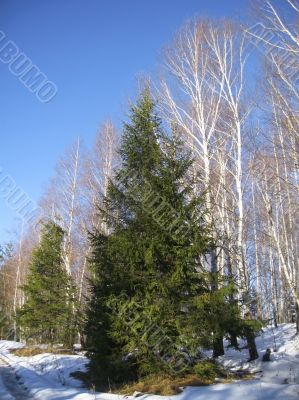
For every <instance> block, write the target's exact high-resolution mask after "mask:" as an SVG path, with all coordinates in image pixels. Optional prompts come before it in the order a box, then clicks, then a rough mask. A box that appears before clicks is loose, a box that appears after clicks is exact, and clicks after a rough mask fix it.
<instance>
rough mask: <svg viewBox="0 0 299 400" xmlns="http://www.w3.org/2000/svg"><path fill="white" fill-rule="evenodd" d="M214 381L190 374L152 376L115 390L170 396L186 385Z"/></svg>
mask: <svg viewBox="0 0 299 400" xmlns="http://www.w3.org/2000/svg"><path fill="white" fill-rule="evenodd" d="M211 383H213V381H211V380H209V379H201V378H199V377H198V376H196V375H193V374H190V375H186V376H185V377H180V378H178V377H177V378H173V377H170V376H151V377H148V378H145V379H144V380H141V381H139V382H136V383H132V384H128V385H125V386H123V387H121V388H118V389H117V390H115V391H114V392H115V393H119V394H126V395H131V394H132V393H134V392H142V393H151V394H159V395H162V396H169V395H173V394H178V393H180V392H181V391H182V389H183V388H184V387H185V386H206V385H210V384H211Z"/></svg>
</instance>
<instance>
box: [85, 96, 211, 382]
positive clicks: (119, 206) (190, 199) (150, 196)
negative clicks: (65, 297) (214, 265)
mask: <svg viewBox="0 0 299 400" xmlns="http://www.w3.org/2000/svg"><path fill="white" fill-rule="evenodd" d="M120 156H121V160H122V164H121V167H120V169H119V170H118V171H117V173H116V176H115V179H114V180H113V182H110V185H109V189H108V195H107V197H106V198H105V200H104V205H105V206H104V208H103V209H102V210H101V211H102V213H103V216H104V218H105V219H106V221H107V225H108V227H109V229H110V232H111V233H110V234H109V235H107V236H106V235H104V234H102V233H99V232H94V234H93V235H92V236H91V243H92V246H93V256H92V259H91V265H92V268H93V271H94V279H93V280H92V300H91V302H90V310H89V319H88V323H87V327H86V331H87V335H88V344H89V346H90V358H91V364H90V368H91V371H92V372H93V375H94V376H97V377H101V380H102V382H100V383H101V384H102V385H103V386H105V385H106V386H107V385H108V383H109V382H110V383H111V382H114V383H117V382H119V381H124V380H128V379H133V378H137V377H140V376H142V375H144V374H149V373H155V372H161V371H165V372H170V373H171V372H173V371H174V370H175V369H176V367H177V366H178V365H179V364H180V363H181V361H182V360H181V359H180V358H181V357H182V355H181V353H180V349H181V348H182V347H184V349H186V351H187V352H188V353H190V352H192V351H194V352H195V351H197V348H198V344H199V339H200V335H199V334H194V335H193V333H195V331H192V332H191V333H190V331H189V328H190V329H191V327H192V325H191V324H189V325H188V326H186V324H187V322H188V321H189V319H190V318H189V317H190V312H191V311H192V304H193V302H194V298H195V297H196V296H198V295H200V294H202V293H204V292H206V291H207V290H208V286H207V285H208V284H207V282H208V279H206V277H205V272H204V271H203V268H202V265H201V259H202V256H203V254H204V253H206V252H207V249H208V247H209V246H210V238H209V228H208V227H205V226H204V222H203V221H204V218H202V213H203V210H202V199H201V198H198V197H194V195H193V185H192V184H193V182H192V181H191V179H190V176H189V174H188V172H189V168H190V166H191V164H192V160H191V159H190V156H189V154H186V153H185V152H184V151H183V149H182V143H181V142H180V141H179V140H178V139H177V137H176V136H175V135H174V136H173V137H172V138H171V139H170V138H167V137H166V136H165V135H164V134H163V132H162V129H161V121H160V120H159V118H158V117H157V115H156V114H155V111H154V103H153V101H152V99H151V96H150V93H149V91H148V90H145V91H144V92H143V94H142V96H141V98H140V100H139V101H138V102H137V105H136V106H133V107H132V109H131V115H130V123H128V124H125V126H124V134H123V141H122V145H121V148H120ZM198 328H199V327H197V329H196V330H197V331H199V329H198ZM197 333H198V332H197Z"/></svg>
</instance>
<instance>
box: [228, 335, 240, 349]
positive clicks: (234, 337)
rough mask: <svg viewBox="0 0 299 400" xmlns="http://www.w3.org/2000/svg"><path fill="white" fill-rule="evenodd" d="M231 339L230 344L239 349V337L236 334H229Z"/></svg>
mask: <svg viewBox="0 0 299 400" xmlns="http://www.w3.org/2000/svg"><path fill="white" fill-rule="evenodd" d="M229 339H230V344H231V345H232V346H233V347H234V348H235V349H237V348H238V347H239V343H238V338H237V335H236V334H235V333H230V334H229Z"/></svg>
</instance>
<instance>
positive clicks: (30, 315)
mask: <svg viewBox="0 0 299 400" xmlns="http://www.w3.org/2000/svg"><path fill="white" fill-rule="evenodd" d="M63 237H64V232H63V230H62V229H61V228H60V227H59V226H58V225H57V224H55V223H54V222H47V223H46V224H45V225H44V226H43V230H42V236H41V241H40V243H39V245H38V246H37V248H36V249H35V250H34V251H33V254H32V259H31V264H30V269H29V275H28V279H27V284H26V285H24V287H23V290H24V292H25V297H26V302H25V304H24V305H23V307H22V308H21V309H20V310H19V311H18V325H19V327H20V329H21V333H22V336H23V337H24V338H25V339H26V340H29V339H30V340H32V341H34V342H38V343H49V344H53V343H64V344H65V345H70V344H72V343H73V340H74V333H75V326H74V325H75V323H74V306H75V291H74V287H73V284H72V282H71V278H70V277H69V275H68V274H67V273H66V271H65V269H64V267H63V261H62V255H61V254H62V253H61V251H62V242H63Z"/></svg>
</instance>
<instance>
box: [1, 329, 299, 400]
mask: <svg viewBox="0 0 299 400" xmlns="http://www.w3.org/2000/svg"><path fill="white" fill-rule="evenodd" d="M256 343H257V347H258V351H259V355H260V357H259V359H258V360H256V361H254V362H250V363H249V362H247V361H246V360H247V358H248V352H247V350H246V349H243V350H241V351H236V350H233V349H228V350H227V351H226V354H225V356H223V357H221V358H220V359H219V362H220V363H221V364H222V365H223V366H224V367H226V368H229V369H230V370H231V371H240V370H242V371H246V372H250V373H254V375H253V379H252V380H238V381H235V382H232V383H215V384H212V385H209V386H202V387H187V388H186V389H185V390H183V392H182V393H180V394H178V395H174V396H167V397H162V396H158V395H151V394H144V395H139V396H138V398H139V399H141V400H144V399H146V400H162V399H165V398H167V399H169V400H193V399H194V400H226V399H230V400H240V398H242V399H246V400H281V399H283V400H292V399H297V400H298V398H299V336H296V335H295V326H294V324H282V325H280V326H279V327H278V328H277V329H275V328H271V327H268V328H265V329H264V330H263V332H262V334H261V335H260V336H259V337H258V338H257V339H256ZM243 345H244V343H242V342H241V347H242V346H243ZM23 346H24V345H23V344H21V343H17V342H11V341H0V359H1V361H0V399H1V400H19V399H22V400H27V399H32V400H131V399H134V398H135V397H134V396H129V395H127V396H124V395H117V394H111V393H95V392H93V391H92V390H88V389H84V388H81V387H80V385H81V383H80V382H79V381H77V380H76V379H74V378H72V377H71V376H70V374H71V373H72V372H75V371H84V370H85V368H86V364H87V363H88V360H87V359H86V358H85V356H84V355H83V354H78V355H55V354H49V353H43V354H38V355H34V356H30V357H18V356H17V355H15V354H13V352H12V350H13V349H17V348H22V347H23ZM267 348H270V349H271V361H270V362H262V356H263V354H264V353H265V351H266V349H267ZM207 355H209V354H208V353H207Z"/></svg>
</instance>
